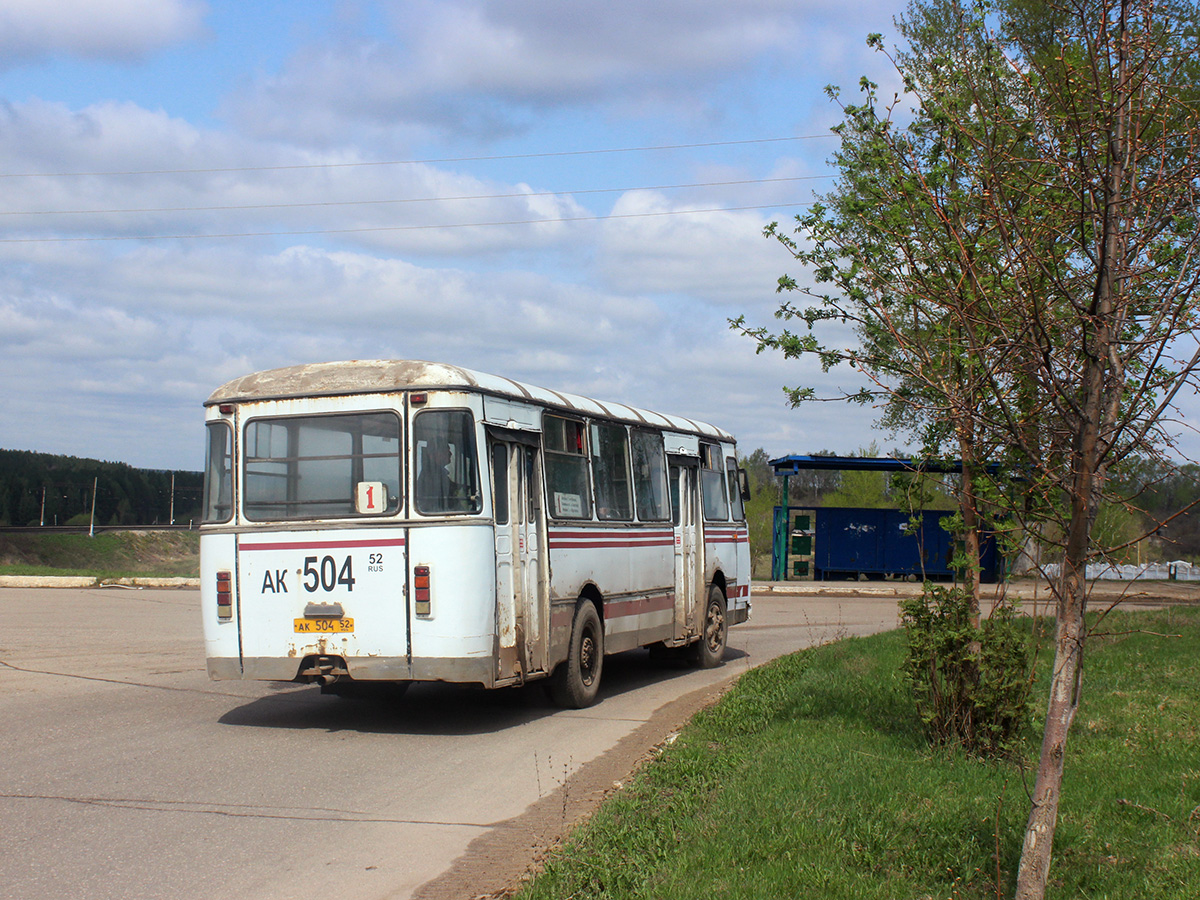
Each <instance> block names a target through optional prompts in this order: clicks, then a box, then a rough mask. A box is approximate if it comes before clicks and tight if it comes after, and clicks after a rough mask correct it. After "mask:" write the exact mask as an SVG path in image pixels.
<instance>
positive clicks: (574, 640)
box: [550, 600, 604, 709]
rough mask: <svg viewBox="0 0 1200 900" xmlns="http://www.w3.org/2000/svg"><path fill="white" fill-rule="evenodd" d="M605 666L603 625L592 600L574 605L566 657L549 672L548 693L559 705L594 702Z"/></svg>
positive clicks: (578, 706) (581, 705) (582, 705)
mask: <svg viewBox="0 0 1200 900" xmlns="http://www.w3.org/2000/svg"><path fill="white" fill-rule="evenodd" d="M603 668H604V626H603V625H602V624H601V622H600V614H599V613H597V612H596V607H595V606H593V605H592V603H591V602H589V601H587V600H584V601H583V602H581V603H580V604H579V605H578V606H577V607H575V618H574V621H573V622H572V623H571V644H570V647H569V648H568V650H567V658H566V659H565V660H563V661H562V662H561V663H559V664H558V668H557V669H555V670H554V674H553V675H551V676H550V696H551V697H553V698H554V702H555V703H557V704H558V705H559V706H565V707H567V708H568V709H583V708H584V707H585V706H591V705H592V704H593V703H595V702H596V694H597V693H599V691H600V672H601V670H602V669H603Z"/></svg>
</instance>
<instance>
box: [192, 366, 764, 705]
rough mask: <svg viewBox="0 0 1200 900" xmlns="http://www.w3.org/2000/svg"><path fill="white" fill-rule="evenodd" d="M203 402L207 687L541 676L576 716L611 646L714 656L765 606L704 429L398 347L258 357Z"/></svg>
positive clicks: (741, 487) (724, 468)
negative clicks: (326, 356)
mask: <svg viewBox="0 0 1200 900" xmlns="http://www.w3.org/2000/svg"><path fill="white" fill-rule="evenodd" d="M205 407H206V410H207V415H206V420H207V421H206V424H207V434H208V440H207V448H208V452H207V460H206V477H205V489H204V490H205V493H204V523H203V525H202V526H201V538H200V570H201V572H200V574H201V580H202V591H201V594H202V597H201V599H202V609H203V616H204V639H205V648H206V656H207V659H208V673H209V676H210V677H211V678H213V679H255V680H266V681H298V682H315V683H320V684H321V685H322V690H324V691H326V692H329V693H337V694H352V693H355V692H356V691H359V690H364V691H365V690H366V689H368V688H371V687H376V688H378V687H380V686H391V687H393V688H403V687H404V686H406V685H407V684H408V683H410V682H413V681H447V682H459V683H471V684H480V685H483V686H484V687H488V688H494V687H502V686H507V685H518V684H523V683H525V682H527V681H531V680H534V679H539V678H547V679H549V682H548V683H549V687H550V690H551V693H552V695H553V696H554V698H555V699H556V700H557V701H558V702H559V703H561V704H563V705H566V706H572V707H582V706H586V705H588V704H590V703H592V702H593V701H594V700H595V698H596V693H597V690H598V688H599V686H600V674H601V670H602V668H603V661H604V656H605V654H611V653H618V652H621V651H624V650H629V649H632V648H635V647H651V648H654V649H656V650H662V649H664V648H675V652H679V653H681V654H684V655H688V656H690V657H692V658H693V660H694V661H695V662H696V663H698V664H699V665H702V666H715V665H718V664H719V663H720V661H721V658H722V656H723V654H724V652H725V644H726V637H727V629H728V626H729V625H731V624H736V623H738V622H744V621H745V620H746V619H747V618H748V616H749V614H750V590H749V585H750V553H749V538H748V534H747V529H746V521H745V514H744V512H743V501H744V499H745V497H746V493H745V490H746V489H745V484H746V482H745V476H744V473H743V472H740V471H739V469H738V467H737V462H736V456H735V452H734V448H735V444H734V439H733V437H732V436H731V435H730V434H728V433H726V432H724V431H722V430H720V429H718V428H715V427H713V426H711V425H706V424H704V423H701V422H694V421H691V420H689V419H684V418H680V417H678V416H667V415H662V414H659V413H654V412H649V411H646V410H642V409H635V408H633V407H630V406H624V405H621V404H617V403H608V402H603V403H602V402H600V401H597V400H590V399H588V398H586V397H579V396H573V395H571V394H564V393H559V392H557V391H551V390H546V389H544V388H539V387H534V386H532V385H528V384H521V383H519V382H516V381H511V380H509V379H507V378H502V377H498V376H495V375H485V374H482V373H479V372H473V371H470V370H468V369H463V368H458V367H456V366H449V365H442V364H438V363H428V362H416V361H405V360H399V361H396V360H376V361H354V362H335V363H322V364H314V365H303V366H293V367H290V368H284V369H274V370H270V371H266V372H259V373H256V374H253V375H247V376H245V377H242V378H238V379H236V380H234V381H231V382H229V383H228V384H226V385H224V386H222V387H220V388H218V389H217V390H216V391H215V392H214V393H213V394H212V396H211V397H209V398H208V400H207V401H206V402H205Z"/></svg>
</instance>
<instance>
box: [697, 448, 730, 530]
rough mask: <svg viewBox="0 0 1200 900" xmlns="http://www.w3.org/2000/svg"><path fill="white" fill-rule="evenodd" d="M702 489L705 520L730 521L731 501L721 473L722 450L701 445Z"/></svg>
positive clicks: (723, 475) (723, 474)
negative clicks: (727, 496)
mask: <svg viewBox="0 0 1200 900" xmlns="http://www.w3.org/2000/svg"><path fill="white" fill-rule="evenodd" d="M700 489H701V493H702V494H703V495H704V518H706V519H708V520H709V521H710V522H725V521H728V520H729V500H728V498H726V496H725V473H724V472H722V471H721V448H720V447H718V446H716V445H715V444H701V445H700Z"/></svg>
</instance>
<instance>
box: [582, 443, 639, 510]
mask: <svg viewBox="0 0 1200 900" xmlns="http://www.w3.org/2000/svg"><path fill="white" fill-rule="evenodd" d="M592 477H593V478H594V479H595V481H596V516H597V517H598V518H600V519H605V520H613V519H623V520H629V519H632V518H633V498H632V497H631V496H630V491H629V481H630V478H629V433H628V432H627V431H626V430H625V426H624V425H611V424H609V423H607V422H593V423H592Z"/></svg>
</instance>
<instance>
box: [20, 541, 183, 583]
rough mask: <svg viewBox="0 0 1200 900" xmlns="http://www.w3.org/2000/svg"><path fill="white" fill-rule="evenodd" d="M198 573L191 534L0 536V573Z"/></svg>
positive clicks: (117, 575) (110, 575) (112, 575)
mask: <svg viewBox="0 0 1200 900" xmlns="http://www.w3.org/2000/svg"><path fill="white" fill-rule="evenodd" d="M199 573H200V535H199V534H198V533H197V532H192V531H120V532H102V533H100V534H97V535H94V536H88V535H86V534H6V535H0V575H85V576H87V575H92V576H96V577H100V578H120V577H159V578H168V577H189V578H195V577H197V576H198V575H199Z"/></svg>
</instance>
